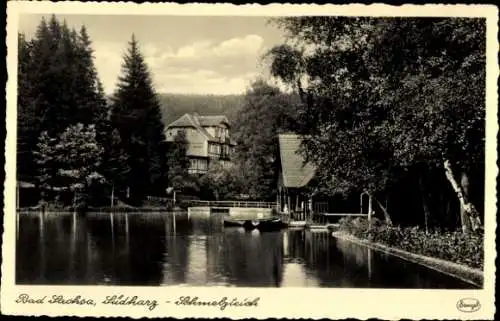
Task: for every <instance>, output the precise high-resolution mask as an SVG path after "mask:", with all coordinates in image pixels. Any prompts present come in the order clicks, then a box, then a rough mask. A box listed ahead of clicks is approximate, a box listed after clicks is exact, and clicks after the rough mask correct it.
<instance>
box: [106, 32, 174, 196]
mask: <svg viewBox="0 0 500 321" xmlns="http://www.w3.org/2000/svg"><path fill="white" fill-rule="evenodd" d="M111 108H112V112H111V124H112V126H113V128H116V129H118V131H119V134H120V137H121V140H122V145H123V147H124V149H125V151H126V152H127V153H128V155H129V158H128V166H129V169H130V171H129V175H128V176H129V177H128V186H129V187H130V188H131V190H132V191H133V193H134V194H135V195H137V196H139V197H140V196H141V195H142V194H143V193H154V192H155V191H163V190H164V188H165V176H166V173H165V170H164V166H165V155H164V152H163V149H164V147H163V144H164V140H165V137H164V127H163V123H162V121H161V113H160V105H159V102H158V98H157V95H156V92H155V90H154V88H153V82H152V79H151V76H150V73H149V70H148V67H147V65H146V62H145V61H144V57H143V56H142V54H141V52H140V50H139V45H138V42H137V40H136V39H135V36H133V35H132V40H131V41H130V42H129V47H128V50H127V52H126V54H125V55H124V57H123V64H122V75H121V76H120V77H119V78H118V84H117V89H116V92H115V93H114V95H113V98H112V107H111Z"/></svg>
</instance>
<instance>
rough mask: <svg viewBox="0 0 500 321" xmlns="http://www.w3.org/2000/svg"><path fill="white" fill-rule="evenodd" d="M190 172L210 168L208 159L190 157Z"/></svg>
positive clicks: (198, 171)
mask: <svg viewBox="0 0 500 321" xmlns="http://www.w3.org/2000/svg"><path fill="white" fill-rule="evenodd" d="M189 161H190V166H189V172H190V173H203V172H206V171H207V170H208V163H207V160H206V159H197V158H194V159H190V160H189Z"/></svg>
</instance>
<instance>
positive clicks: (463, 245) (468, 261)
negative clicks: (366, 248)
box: [339, 218, 483, 268]
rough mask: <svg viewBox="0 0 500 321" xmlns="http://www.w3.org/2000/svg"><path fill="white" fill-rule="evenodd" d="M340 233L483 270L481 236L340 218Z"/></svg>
mask: <svg viewBox="0 0 500 321" xmlns="http://www.w3.org/2000/svg"><path fill="white" fill-rule="evenodd" d="M339 224H340V227H339V228H340V230H342V231H345V232H348V233H349V234H351V235H353V236H356V237H358V238H364V239H368V240H370V241H372V242H376V243H380V244H384V245H387V246H390V247H395V248H399V249H402V250H405V251H408V252H411V253H415V254H421V255H426V256H431V257H435V258H439V259H443V260H447V261H452V262H455V263H458V264H464V265H467V266H470V267H473V268H482V267H483V235H481V234H464V233H462V232H461V231H454V232H439V231H433V232H430V233H426V232H425V231H422V230H421V229H419V228H418V227H408V228H401V227H399V226H387V225H383V224H379V223H372V226H371V228H368V222H367V221H366V220H364V219H363V220H362V219H354V220H353V219H348V218H343V219H341V220H340V221H339Z"/></svg>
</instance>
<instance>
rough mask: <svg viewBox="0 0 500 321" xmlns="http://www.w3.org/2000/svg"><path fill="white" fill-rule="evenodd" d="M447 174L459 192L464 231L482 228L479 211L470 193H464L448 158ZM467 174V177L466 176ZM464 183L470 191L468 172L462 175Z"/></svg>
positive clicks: (446, 161)
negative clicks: (471, 200) (469, 195)
mask: <svg viewBox="0 0 500 321" xmlns="http://www.w3.org/2000/svg"><path fill="white" fill-rule="evenodd" d="M444 170H445V175H446V178H447V179H448V181H449V182H450V184H451V187H453V190H454V191H455V193H456V194H457V197H458V200H459V202H460V218H461V224H462V232H464V233H468V232H469V231H470V230H471V229H472V230H473V231H476V230H478V229H480V228H481V220H480V218H479V213H478V212H477V210H476V208H475V207H474V205H473V204H472V203H471V202H469V199H468V197H467V196H468V195H466V194H465V193H464V190H463V189H462V187H461V186H460V185H458V183H457V181H456V180H455V177H454V176H453V171H452V170H451V165H450V162H449V161H448V160H445V161H444ZM464 176H465V177H464ZM461 182H462V184H464V183H465V186H466V188H467V192H468V177H467V174H466V173H462V177H461Z"/></svg>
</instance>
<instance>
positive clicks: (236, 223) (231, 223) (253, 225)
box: [224, 218, 286, 231]
mask: <svg viewBox="0 0 500 321" xmlns="http://www.w3.org/2000/svg"><path fill="white" fill-rule="evenodd" d="M224 226H226V227H243V228H245V229H246V230H253V229H258V230H261V231H276V230H280V229H282V228H284V227H286V224H284V223H283V222H282V221H281V219H279V218H268V219H256V220H235V219H231V218H225V219H224Z"/></svg>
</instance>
